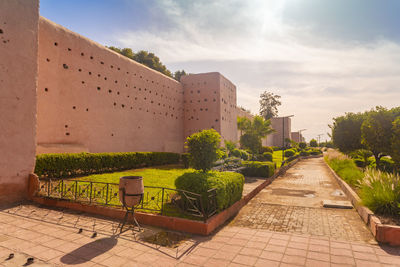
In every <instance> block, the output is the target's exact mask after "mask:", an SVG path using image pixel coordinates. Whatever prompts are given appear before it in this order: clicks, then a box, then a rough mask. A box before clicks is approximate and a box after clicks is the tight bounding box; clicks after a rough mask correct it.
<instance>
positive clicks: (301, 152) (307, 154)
mask: <svg viewBox="0 0 400 267" xmlns="http://www.w3.org/2000/svg"><path fill="white" fill-rule="evenodd" d="M300 156H302V157H307V156H310V152H308V151H306V150H303V151H300Z"/></svg>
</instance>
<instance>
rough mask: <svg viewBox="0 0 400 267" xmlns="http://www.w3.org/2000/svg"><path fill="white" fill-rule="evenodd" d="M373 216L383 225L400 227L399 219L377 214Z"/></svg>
mask: <svg viewBox="0 0 400 267" xmlns="http://www.w3.org/2000/svg"><path fill="white" fill-rule="evenodd" d="M375 215H376V216H377V217H378V218H379V220H381V222H382V223H383V224H390V225H397V226H400V217H391V216H385V215H378V214H375Z"/></svg>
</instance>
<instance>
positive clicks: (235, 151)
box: [232, 148, 242, 158]
mask: <svg viewBox="0 0 400 267" xmlns="http://www.w3.org/2000/svg"><path fill="white" fill-rule="evenodd" d="M241 155H242V153H240V150H239V149H237V148H235V149H234V150H232V156H234V157H237V158H241Z"/></svg>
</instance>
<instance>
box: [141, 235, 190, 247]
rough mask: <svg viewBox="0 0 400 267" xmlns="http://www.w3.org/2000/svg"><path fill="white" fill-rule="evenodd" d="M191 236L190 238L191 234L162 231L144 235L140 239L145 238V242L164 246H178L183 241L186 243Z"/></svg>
mask: <svg viewBox="0 0 400 267" xmlns="http://www.w3.org/2000/svg"><path fill="white" fill-rule="evenodd" d="M189 238H190V236H189V235H184V234H180V233H174V232H167V231H160V232H157V233H154V234H152V235H147V236H144V237H142V238H140V239H141V240H143V241H144V242H148V243H151V244H155V245H159V246H163V247H169V248H177V247H179V245H180V244H181V243H184V242H185V241H186V240H188V239H189Z"/></svg>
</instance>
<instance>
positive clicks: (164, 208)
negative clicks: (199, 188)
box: [37, 179, 217, 220]
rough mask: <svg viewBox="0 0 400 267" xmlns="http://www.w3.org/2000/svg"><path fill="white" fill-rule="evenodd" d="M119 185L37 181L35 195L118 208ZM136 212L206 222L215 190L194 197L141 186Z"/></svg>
mask: <svg viewBox="0 0 400 267" xmlns="http://www.w3.org/2000/svg"><path fill="white" fill-rule="evenodd" d="M118 189H119V184H117V183H103V182H92V181H80V180H71V179H40V180H39V191H38V193H37V195H38V196H41V197H47V198H55V199H63V200H69V201H73V202H80V203H88V204H97V205H105V206H114V207H122V204H121V203H120V201H119V193H118ZM135 209H136V210H142V211H149V212H155V213H160V214H161V215H167V216H178V217H179V216H180V217H181V216H182V215H187V216H189V217H190V216H193V217H197V218H201V219H203V220H207V219H208V218H209V217H211V216H212V215H214V214H215V213H217V200H216V189H215V188H213V189H210V190H209V191H208V192H207V193H206V194H203V195H201V194H197V193H193V192H189V191H185V190H180V189H172V188H165V187H157V186H145V187H144V195H143V201H142V202H141V203H140V204H138V205H137V206H135Z"/></svg>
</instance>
